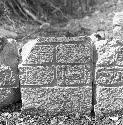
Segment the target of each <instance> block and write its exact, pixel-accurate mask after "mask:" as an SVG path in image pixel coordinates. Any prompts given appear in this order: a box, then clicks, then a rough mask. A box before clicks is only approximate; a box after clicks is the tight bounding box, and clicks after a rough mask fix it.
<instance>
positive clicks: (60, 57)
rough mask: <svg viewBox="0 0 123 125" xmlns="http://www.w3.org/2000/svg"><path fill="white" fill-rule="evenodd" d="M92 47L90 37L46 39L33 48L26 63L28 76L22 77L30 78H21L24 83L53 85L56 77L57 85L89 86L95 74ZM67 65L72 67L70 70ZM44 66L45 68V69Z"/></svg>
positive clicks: (25, 74) (26, 74)
mask: <svg viewBox="0 0 123 125" xmlns="http://www.w3.org/2000/svg"><path fill="white" fill-rule="evenodd" d="M77 40H78V41H77ZM79 40H80V41H79ZM27 47H28V46H27ZM90 48H91V45H90V44H89V40H88V39H85V38H80V39H79V38H73V39H69V38H68V39H67V38H62V37H61V38H44V39H43V38H42V39H41V41H39V42H38V43H37V44H36V45H35V46H34V47H33V49H32V51H31V53H30V55H29V57H28V59H27V60H26V63H25V64H26V65H25V64H24V67H26V66H27V67H28V68H26V69H25V70H26V71H24V72H26V73H24V76H23V75H21V76H20V77H22V78H24V77H26V78H24V79H26V80H23V79H22V80H21V84H22V85H31V84H32V85H48V86H51V83H52V82H53V80H54V79H55V83H53V84H55V85H60V86H62V85H63V86H64V85H65V86H69V85H70V86H71V85H73V86H78V85H80V86H83V85H89V84H90V82H91V77H92V76H91V73H92V59H91V58H92V52H91V49H90ZM47 66H48V67H49V68H48V67H47ZM29 67H30V68H29ZM36 67H38V68H36ZM39 67H40V68H39ZM46 67H47V68H46ZM50 67H53V69H52V68H51V69H52V71H49V69H50ZM64 67H68V68H66V71H65V70H64V69H65V68H64ZM21 68H23V67H21ZM44 69H45V71H43V70H44ZM59 69H62V70H59ZM53 70H54V71H53ZM63 70H64V71H63ZM77 70H78V71H77ZM20 71H21V70H20ZM22 72H23V71H22ZM61 72H62V73H61ZM63 72H64V73H65V75H64V73H63ZM21 74H23V73H21ZM50 75H51V76H50ZM24 81H25V82H24ZM56 82H57V83H56ZM90 85H91V84H90Z"/></svg>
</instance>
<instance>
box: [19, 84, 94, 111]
mask: <svg viewBox="0 0 123 125" xmlns="http://www.w3.org/2000/svg"><path fill="white" fill-rule="evenodd" d="M21 93H22V103H23V108H27V107H30V106H34V107H41V108H42V109H46V110H48V111H54V110H55V111H56V112H57V111H59V110H60V109H63V108H64V109H66V110H69V111H72V112H81V113H82V112H83V113H84V112H90V109H91V100H92V89H91V87H87V86H86V87H76V88H65V87H62V88H59V87H54V88H53V87H51V88H46V87H45V88H36V87H35V88H31V87H30V88H29V87H28V88H21Z"/></svg>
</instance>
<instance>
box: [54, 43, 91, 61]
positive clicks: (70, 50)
mask: <svg viewBox="0 0 123 125" xmlns="http://www.w3.org/2000/svg"><path fill="white" fill-rule="evenodd" d="M85 46H86V45H85ZM85 46H84V45H83V44H60V45H58V46H57V47H56V61H57V62H58V63H59V62H60V63H88V62H90V61H91V57H90V55H91V54H90V53H91V50H90V48H89V47H87V46H86V47H85Z"/></svg>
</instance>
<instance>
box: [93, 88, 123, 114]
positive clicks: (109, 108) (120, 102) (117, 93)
mask: <svg viewBox="0 0 123 125" xmlns="http://www.w3.org/2000/svg"><path fill="white" fill-rule="evenodd" d="M96 100H97V104H96V105H95V111H96V114H97V116H98V115H99V114H101V113H107V114H111V113H112V112H116V111H121V110H122V109H123V87H101V86H98V87H97V90H96Z"/></svg>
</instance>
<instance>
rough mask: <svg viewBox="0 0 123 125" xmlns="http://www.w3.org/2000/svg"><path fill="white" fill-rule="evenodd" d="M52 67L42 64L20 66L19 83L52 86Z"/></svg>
mask: <svg viewBox="0 0 123 125" xmlns="http://www.w3.org/2000/svg"><path fill="white" fill-rule="evenodd" d="M53 80H54V68H53V66H52V67H48V66H46V67H44V66H26V67H21V68H20V81H21V85H41V86H45V85H46V86H52V84H54V83H53Z"/></svg>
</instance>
